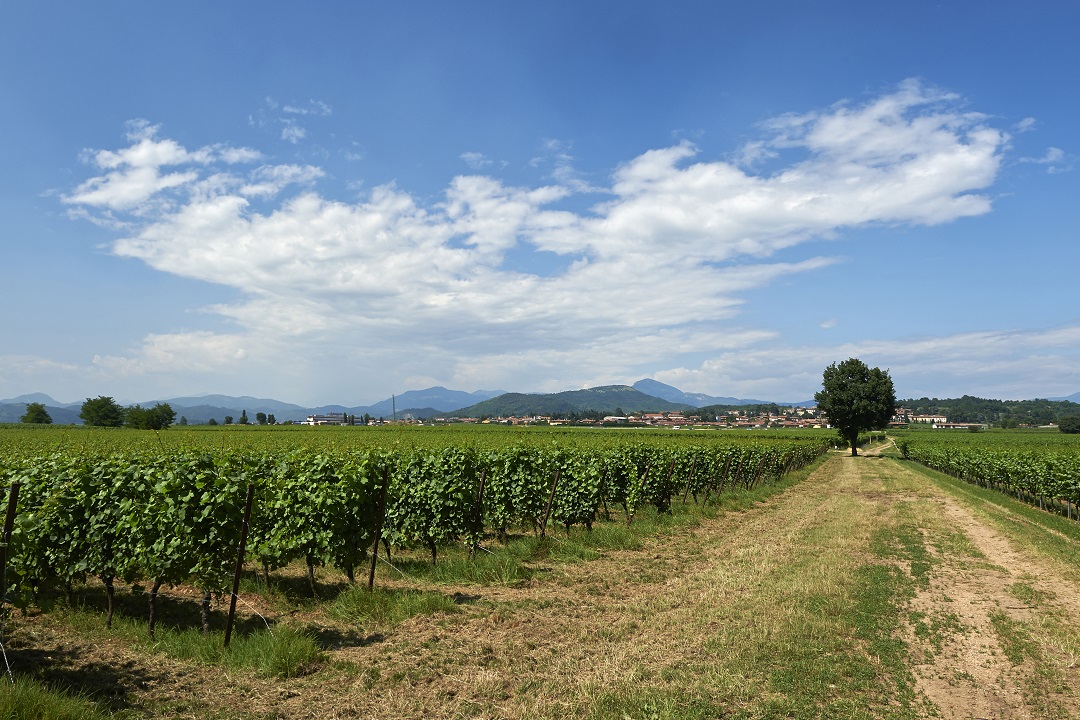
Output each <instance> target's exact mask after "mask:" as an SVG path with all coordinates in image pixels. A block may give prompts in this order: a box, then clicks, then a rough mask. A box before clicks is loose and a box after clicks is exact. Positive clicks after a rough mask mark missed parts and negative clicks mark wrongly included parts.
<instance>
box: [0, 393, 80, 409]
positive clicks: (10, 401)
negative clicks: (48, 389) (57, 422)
mask: <svg viewBox="0 0 1080 720" xmlns="http://www.w3.org/2000/svg"><path fill="white" fill-rule="evenodd" d="M34 402H36V403H41V404H42V405H46V406H49V405H51V406H52V407H63V406H64V403H59V402H56V401H55V400H53V399H52V398H51V397H49V396H48V395H46V394H45V393H30V394H29V395H19V396H18V397H13V398H7V399H5V400H0V404H4V405H19V404H22V405H26V404H27V403H34Z"/></svg>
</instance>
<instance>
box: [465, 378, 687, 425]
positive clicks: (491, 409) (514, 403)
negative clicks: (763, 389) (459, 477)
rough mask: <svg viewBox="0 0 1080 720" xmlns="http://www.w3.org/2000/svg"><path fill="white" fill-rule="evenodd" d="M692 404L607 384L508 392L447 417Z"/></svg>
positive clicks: (664, 409)
mask: <svg viewBox="0 0 1080 720" xmlns="http://www.w3.org/2000/svg"><path fill="white" fill-rule="evenodd" d="M694 409H695V408H694V406H693V405H687V404H686V403H674V402H670V401H668V400H664V399H662V398H658V397H654V396H652V395H646V394H645V393H643V392H639V391H637V390H635V389H634V388H632V387H630V386H629V385H604V386H602V387H595V388H588V389H586V390H566V391H563V392H559V393H549V394H543V395H530V394H526V393H505V394H503V395H499V396H498V397H494V398H491V399H490V400H484V401H483V402H479V403H476V404H475V405H470V406H469V407H467V408H462V409H460V410H456V411H454V412H452V413H448V415H453V416H457V417H484V416H491V417H507V416H512V415H561V416H565V415H570V414H571V413H582V412H603V413H608V414H615V413H616V411H618V410H621V411H622V412H624V413H630V412H671V411H675V410H679V411H692V410H694Z"/></svg>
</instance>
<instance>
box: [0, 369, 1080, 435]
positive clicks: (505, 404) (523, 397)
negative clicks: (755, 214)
mask: <svg viewBox="0 0 1080 720" xmlns="http://www.w3.org/2000/svg"><path fill="white" fill-rule="evenodd" d="M1048 399H1049V400H1052V401H1066V402H1080V392H1077V393H1073V394H1072V395H1069V396H1067V397H1055V398H1048ZM31 402H39V403H42V404H43V405H44V406H45V409H46V410H47V411H48V413H49V416H50V417H51V418H52V420H53V423H55V424H58V425H67V424H79V423H81V422H82V420H81V419H80V418H79V411H80V410H81V407H82V402H75V403H59V402H57V401H56V400H54V399H53V398H52V397H50V396H49V395H46V394H45V393H30V394H27V395H19V396H18V397H13V398H8V399H5V400H0V423H17V422H19V419H20V418H21V417H22V415H23V414H24V413H25V412H26V404H27V403H31ZM158 402H167V403H169V405H170V406H171V407H172V408H173V410H175V411H176V416H177V419H179V418H181V417H184V418H186V419H187V421H188V422H189V423H191V424H203V423H206V422H209V421H210V419H211V418H213V419H215V420H216V421H218V422H222V421H223V420H224V419H225V416H227V415H229V416H232V417H233V418H239V417H240V414H241V413H242V412H245V411H246V413H247V416H248V418H249V419H250V420H251V421H252V422H254V421H255V415H256V413H260V412H261V413H266V414H267V415H273V416H274V418H275V419H276V420H277V421H278V422H285V421H290V420H303V419H304V418H306V417H307V416H308V415H312V414H325V413H329V412H338V413H341V412H344V413H347V414H349V415H358V416H363V415H365V414H367V415H370V416H371V417H375V418H380V417H381V418H390V417H393V416H394V415H395V413H396V416H397V417H398V418H405V417H413V418H425V419H426V418H430V417H435V416H438V415H444V414H446V415H449V414H453V415H457V416H461V417H480V416H486V415H490V416H500V415H560V414H568V413H572V412H574V413H581V412H585V411H590V412H603V413H607V414H614V413H615V412H616V411H617V410H621V411H622V412H624V413H631V412H667V411H674V410H681V411H686V410H692V409H695V408H700V407H706V406H712V405H726V406H746V405H771V404H776V405H779V406H782V407H787V406H802V407H812V406H814V405H815V403H814V401H813V400H803V401H797V402H786V401H785V402H774V401H766V400H755V399H749V398H734V397H723V396H714V395H706V394H704V393H686V392H683V391H682V390H679V389H678V388H676V387H673V386H671V385H667V384H665V383H662V382H659V381H657V380H652V379H643V380H638V381H637V382H635V383H634V384H633V385H632V386H630V385H607V386H603V387H596V388H589V389H585V390H568V391H565V392H559V393H547V394H544V393H506V392H503V391H501V390H478V391H476V392H465V391H462V390H449V389H447V388H444V387H440V386H435V387H430V388H427V389H425V390H410V391H408V392H404V393H402V394H400V395H397V396H396V397H390V398H387V399H385V400H382V401H380V402H377V403H374V404H373V405H360V406H346V405H321V406H319V407H313V408H305V407H303V406H300V405H295V404H292V403H286V402H282V401H280V400H273V399H270V398H256V397H251V396H247V395H244V396H240V397H234V396H231V395H200V396H194V397H175V398H169V399H165V400H150V401H147V402H142V403H139V404H140V405H142V406H143V407H150V406H153V405H154V404H155V403H158Z"/></svg>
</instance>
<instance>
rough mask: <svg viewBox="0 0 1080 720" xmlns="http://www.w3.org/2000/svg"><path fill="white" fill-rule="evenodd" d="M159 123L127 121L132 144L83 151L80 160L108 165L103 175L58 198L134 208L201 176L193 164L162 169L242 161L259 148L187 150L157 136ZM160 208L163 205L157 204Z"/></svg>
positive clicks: (250, 158) (255, 154)
mask: <svg viewBox="0 0 1080 720" xmlns="http://www.w3.org/2000/svg"><path fill="white" fill-rule="evenodd" d="M159 130H160V126H158V125H151V124H150V123H149V122H147V121H146V120H133V121H131V122H129V123H128V139H129V140H132V141H133V144H132V145H130V146H128V147H126V148H124V149H122V150H119V151H115V152H114V151H110V150H98V151H96V152H95V151H91V150H87V151H85V152H84V153H83V157H84V160H86V161H87V162H88V163H91V164H93V165H96V166H97V167H98V168H100V169H102V170H107V171H108V172H106V173H105V174H104V175H99V176H97V177H93V178H90V179H88V180H86V181H85V182H83V183H81V184H80V185H79V186H78V187H76V188H75V191H74V192H73V193H72V194H71V195H68V196H65V197H64V198H63V200H64V202H65V203H68V204H70V205H73V206H84V207H94V208H107V209H109V210H117V211H136V210H139V209H143V210H146V209H147V208H141V206H142V205H143V204H144V203H145V202H146V201H147V200H149V199H150V198H151V197H153V196H155V195H158V194H159V193H161V192H163V191H165V190H169V189H174V188H180V187H184V186H189V185H192V184H193V183H195V181H196V180H198V179H199V178H200V174H199V171H198V170H197V169H194V168H192V169H188V170H183V171H177V172H162V168H166V167H177V166H182V165H187V166H191V165H195V166H208V165H210V164H213V163H218V162H222V163H226V164H234V163H246V162H252V161H254V160H257V159H258V158H260V157H261V155H260V153H259V152H257V151H255V150H252V149H250V148H233V147H229V146H226V145H210V146H206V147H202V148H199V149H197V150H193V151H189V150H187V149H185V148H184V147H183V146H181V145H180V144H179V143H177V142H176V141H174V140H169V139H164V140H159V139H157V133H158V131H159ZM156 209H157V210H159V211H162V208H160V207H158V208H156Z"/></svg>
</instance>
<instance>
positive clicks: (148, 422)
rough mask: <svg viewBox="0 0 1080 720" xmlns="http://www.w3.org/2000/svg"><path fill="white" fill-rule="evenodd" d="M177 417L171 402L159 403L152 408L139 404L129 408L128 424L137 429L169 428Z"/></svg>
mask: <svg viewBox="0 0 1080 720" xmlns="http://www.w3.org/2000/svg"><path fill="white" fill-rule="evenodd" d="M175 419H176V411H175V410H173V409H172V406H171V405H169V403H157V404H156V405H154V407H152V408H144V407H141V406H139V405H136V406H135V407H130V408H128V409H127V425H128V427H131V428H135V429H136V430H167V429H168V428H169V426H170V425H172V424H173V420H175Z"/></svg>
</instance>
